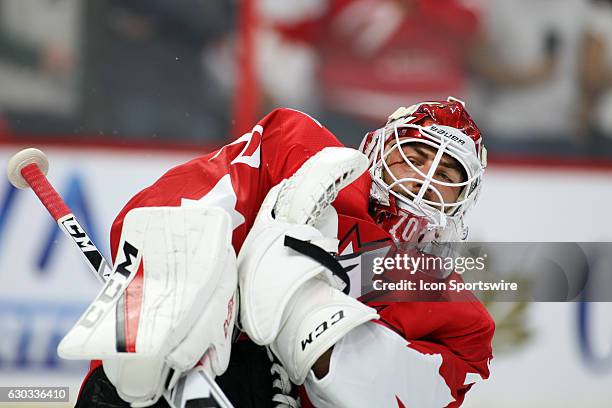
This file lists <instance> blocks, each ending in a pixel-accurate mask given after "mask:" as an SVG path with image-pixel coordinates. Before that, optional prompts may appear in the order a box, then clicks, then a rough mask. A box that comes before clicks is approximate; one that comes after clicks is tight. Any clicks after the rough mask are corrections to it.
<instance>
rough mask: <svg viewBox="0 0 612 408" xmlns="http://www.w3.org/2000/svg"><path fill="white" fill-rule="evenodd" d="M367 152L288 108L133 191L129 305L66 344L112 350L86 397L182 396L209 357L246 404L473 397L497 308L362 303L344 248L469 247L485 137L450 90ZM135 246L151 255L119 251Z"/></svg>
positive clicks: (139, 399)
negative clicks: (185, 380) (181, 385)
mask: <svg viewBox="0 0 612 408" xmlns="http://www.w3.org/2000/svg"><path fill="white" fill-rule="evenodd" d="M360 150H361V153H359V152H357V151H355V150H352V149H347V148H343V147H342V146H341V144H340V143H339V142H338V140H337V139H336V138H335V137H334V136H333V135H332V134H331V133H330V132H329V131H328V130H327V129H325V128H324V127H323V126H322V125H321V124H320V123H318V122H317V121H316V120H314V119H313V118H311V117H310V116H308V115H306V114H304V113H301V112H298V111H295V110H291V109H277V110H275V111H273V112H271V113H270V114H268V115H267V116H266V117H265V118H263V119H262V120H261V121H260V122H259V123H258V124H257V125H256V126H255V127H254V128H253V130H252V131H251V132H250V133H247V134H245V135H243V136H242V137H240V138H239V139H237V140H236V141H234V142H232V143H230V144H228V145H226V146H223V147H222V148H221V149H219V150H217V151H215V152H212V153H210V154H207V155H205V156H202V157H199V158H196V159H194V160H192V161H190V162H188V163H185V164H183V165H180V166H178V167H175V168H174V169H171V170H170V171H168V172H167V173H166V174H165V175H164V176H162V177H161V178H160V179H159V180H158V181H157V182H155V183H154V184H153V185H152V186H150V187H148V188H146V189H145V190H143V191H141V192H140V193H139V194H137V195H136V196H135V197H134V198H132V200H130V202H129V203H128V204H127V205H126V206H125V208H124V209H123V210H122V211H121V213H120V214H119V215H118V217H117V219H116V220H115V222H114V224H113V227H112V230H111V248H112V251H113V260H114V262H115V264H116V265H117V264H118V263H120V262H123V263H125V262H128V264H133V265H134V266H133V271H132V276H133V277H132V278H131V280H130V281H129V284H128V282H126V283H125V284H126V285H127V287H126V288H125V290H123V292H121V293H122V295H121V298H120V299H123V300H122V301H121V300H120V301H117V302H116V313H115V314H109V315H108V316H110V317H107V318H104V319H101V321H100V322H97V323H96V324H95V325H94V326H95V327H94V328H93V329H92V330H96V332H95V335H93V334H91V333H89V334H90V335H89V338H90V339H91V340H88V341H83V337H82V336H79V335H78V333H75V332H74V330H76V329H77V328H78V324H77V326H76V327H75V329H73V331H71V332H70V333H69V335H68V336H67V338H65V339H64V340H63V341H62V344H61V345H60V353H64V354H65V355H66V356H69V357H72V358H75V357H79V356H80V357H91V358H99V359H102V360H103V362H101V361H94V362H92V365H91V370H90V373H89V374H88V376H87V377H86V379H85V380H84V382H83V385H82V387H81V392H80V395H79V399H78V402H77V407H124V406H129V405H130V404H132V406H148V405H154V406H159V407H162V406H167V405H166V402H165V401H164V400H163V399H160V396H161V395H162V392H163V390H165V389H167V388H169V387H172V386H173V385H174V384H175V383H176V379H177V378H178V376H180V375H181V373H184V372H186V371H187V370H189V369H190V368H191V367H193V365H195V364H198V362H200V363H201V362H202V361H204V364H205V365H206V366H207V367H209V368H208V369H209V371H210V373H211V374H213V375H216V376H217V378H216V380H217V383H218V384H219V385H220V386H221V388H222V389H223V391H224V392H225V394H226V395H227V397H228V398H229V399H230V401H231V402H232V403H233V404H234V405H235V406H236V407H271V406H282V407H297V406H299V404H300V403H301V406H303V407H309V406H315V407H404V406H405V407H415V408H416V407H458V406H460V405H461V404H462V402H463V399H464V397H465V394H466V392H467V391H468V390H469V389H470V388H471V387H472V385H473V384H474V383H476V382H478V381H480V380H482V379H486V378H488V376H489V369H488V363H489V361H490V359H491V358H492V350H491V340H492V336H493V331H494V323H493V321H492V319H491V317H490V316H489V314H488V313H487V311H486V309H485V308H484V307H483V306H482V304H480V303H479V302H478V301H477V300H476V299H475V298H474V300H473V301H472V302H461V303H447V302H435V303H424V302H406V303H392V302H366V303H363V302H360V301H358V300H357V299H355V298H353V297H352V296H349V293H351V292H350V289H349V288H350V287H351V286H350V283H351V282H350V280H351V279H353V278H354V277H355V276H357V275H358V274H359V271H357V270H352V271H351V272H350V276H349V275H348V274H347V273H346V271H345V270H344V269H343V268H342V267H340V266H339V264H338V263H337V261H336V260H335V259H334V258H333V257H332V256H331V255H330V254H333V255H337V254H342V255H343V256H344V255H348V254H350V253H355V254H358V253H365V252H367V251H368V249H369V248H370V247H372V245H369V243H380V242H389V243H391V244H393V245H403V244H406V243H426V242H450V241H457V240H462V239H465V238H466V234H467V228H466V227H465V225H464V222H463V217H464V215H465V213H466V211H468V210H469V209H470V208H471V207H472V206H473V204H474V203H475V201H476V198H477V196H478V193H479V191H480V187H481V178H482V174H483V171H484V168H485V166H486V150H485V148H484V146H483V145H482V138H481V134H480V131H479V130H478V128H477V126H476V125H475V124H474V122H473V121H472V119H471V118H470V116H469V115H468V113H467V111H466V110H465V107H464V105H463V103H462V102H460V101H457V100H455V99H453V98H449V100H448V101H442V102H426V103H421V104H418V105H414V106H411V107H408V108H400V109H398V110H397V111H396V112H395V113H393V114H392V115H391V116H390V117H389V120H388V122H387V124H386V125H385V126H384V127H382V128H380V129H377V130H375V131H373V132H370V133H368V134H367V135H366V136H365V138H364V140H363V142H362V144H361V146H360ZM366 170H367V171H366ZM340 190H341V191H340ZM355 233H357V234H358V235H357V238H356V239H352V238H351V234H355ZM130 240H131V241H130ZM126 241H130V242H132V241H134V242H138V243H139V245H140V247H141V248H143V249H142V250H141V253H140V255H139V256H140V257H141V258H137V257H133V259H132V258H130V257H129V256H128V255H129V254H127V253H125V251H120V252H119V253H118V249H119V248H125V242H126ZM235 253H237V254H238V257H237V259H236V257H235ZM128 258H129V259H128ZM140 259H143V260H144V261H143V262H142V263H140ZM236 281H237V282H238V285H236ZM237 286H238V287H239V294H240V296H239V297H238V296H237V291H238V289H237ZM353 287H355V285H353ZM238 298H239V302H238ZM238 303H239V307H238ZM238 309H239V310H240V315H239V318H238V320H236V322H237V323H239V324H238V325H237V327H240V328H241V330H242V331H243V333H242V334H240V332H239V331H238V329H237V328H236V329H234V327H233V326H234V320H235V319H236V313H237V311H238ZM111 315H112V316H111ZM233 329H234V330H235V334H236V336H234V337H237V339H236V340H235V341H233V342H232V330H233ZM83 330H84V329H83ZM88 330H89V329H88ZM120 336H123V337H121V338H120V339H119V337H120ZM119 340H121V341H119ZM119 348H121V350H122V351H123V352H124V353H123V354H121V355H122V356H127V355H128V354H129V353H130V352H135V354H139V352H140V354H141V356H142V358H141V359H140V360H138V359H133V358H132V359H130V358H129V357H125V358H123V357H121V358H117V355H118V354H117V353H116V352H117V351H119ZM230 351H231V353H230ZM202 356H204V359H201V357H202ZM296 385H297V386H300V387H295V386H296Z"/></svg>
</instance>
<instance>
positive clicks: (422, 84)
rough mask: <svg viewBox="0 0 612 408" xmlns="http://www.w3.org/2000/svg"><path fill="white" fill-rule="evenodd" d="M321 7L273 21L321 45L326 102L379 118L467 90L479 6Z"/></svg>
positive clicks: (414, 2)
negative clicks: (305, 14) (298, 16)
mask: <svg viewBox="0 0 612 408" xmlns="http://www.w3.org/2000/svg"><path fill="white" fill-rule="evenodd" d="M324 9H325V11H324V12H322V13H321V14H319V15H317V16H313V17H311V18H306V19H303V20H301V21H300V20H297V21H296V20H295V19H292V21H291V22H290V23H286V24H284V23H282V22H277V23H276V26H275V27H276V29H277V30H278V32H280V33H281V34H282V35H283V36H284V38H285V39H287V40H290V41H298V42H306V43H308V44H310V45H312V46H313V47H314V48H315V49H316V51H317V54H318V56H319V58H320V61H319V64H320V65H319V70H318V72H319V73H318V75H319V81H320V90H321V92H322V94H323V104H324V106H325V108H326V109H329V110H332V111H334V112H338V113H341V114H348V115H352V116H358V117H360V118H363V119H369V120H378V121H380V120H381V119H382V118H384V117H386V115H388V113H389V112H391V111H393V109H395V107H397V106H398V105H401V104H413V103H416V102H417V101H423V100H440V99H444V98H445V97H446V95H449V94H450V95H455V96H458V97H462V96H464V95H465V89H466V79H467V69H466V62H467V60H468V58H469V56H470V53H471V49H472V48H473V46H474V44H475V43H476V41H477V40H478V37H479V35H480V34H479V31H480V27H479V16H478V10H477V9H475V8H473V7H468V6H467V5H466V4H465V3H464V2H462V1H459V0H383V1H378V0H332V1H330V2H329V3H328V5H327V6H326V7H324Z"/></svg>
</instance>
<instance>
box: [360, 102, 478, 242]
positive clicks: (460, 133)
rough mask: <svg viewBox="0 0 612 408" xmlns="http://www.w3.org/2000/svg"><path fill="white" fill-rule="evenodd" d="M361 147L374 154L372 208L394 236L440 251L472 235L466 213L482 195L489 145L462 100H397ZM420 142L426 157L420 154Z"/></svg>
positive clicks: (372, 165) (370, 156)
mask: <svg viewBox="0 0 612 408" xmlns="http://www.w3.org/2000/svg"><path fill="white" fill-rule="evenodd" d="M360 150H361V151H362V152H363V153H364V154H365V155H366V156H368V158H369V161H370V167H369V171H370V175H371V177H372V189H371V192H370V194H371V200H372V206H373V207H372V212H373V214H372V215H373V216H374V218H375V221H376V222H377V223H378V224H379V225H380V226H382V227H383V228H384V229H385V230H387V231H388V232H389V233H390V234H391V235H392V236H393V239H394V240H395V242H396V244H416V245H417V246H418V248H419V249H421V250H423V251H424V252H429V253H437V254H439V251H435V250H433V248H431V247H432V246H435V245H437V244H440V243H444V242H452V241H461V240H464V239H465V238H467V227H466V226H465V224H464V221H463V217H464V215H465V213H466V212H467V211H468V210H469V209H470V208H471V207H472V206H473V205H474V202H475V201H476V198H477V197H478V194H479V191H480V187H481V179H482V174H483V171H484V168H485V167H486V149H485V148H484V146H483V145H482V138H481V134H480V130H479V129H478V127H477V126H476V124H475V123H474V121H473V120H472V119H471V118H470V116H469V115H468V113H467V111H466V110H465V106H464V104H463V102H461V101H459V100H457V99H454V98H448V100H447V101H446V102H424V103H420V104H417V105H413V106H410V107H408V108H404V107H402V108H399V109H397V110H396V111H395V112H394V113H393V114H392V115H391V116H389V120H388V121H387V124H386V125H385V126H384V127H383V128H380V129H377V130H375V131H373V132H369V133H368V134H366V136H365V138H364V140H363V141H362V143H361V146H360ZM415 150H416V151H418V152H421V153H419V154H422V155H426V157H425V158H424V159H426V160H421V159H418V158H417V159H415V158H414V155H412V154H411V152H413V151H415ZM411 156H413V157H411ZM425 161H427V163H428V164H429V167H427V165H424V163H423V162H425ZM449 168H450V169H451V171H453V172H454V174H453V176H452V177H450V176H448V175H447V173H448V169H449ZM398 169H401V171H399V170H398ZM442 170H444V171H442ZM449 191H452V192H453V194H449ZM449 195H450V196H453V198H452V199H450V200H449V198H448V197H449ZM455 197H456V198H455ZM427 247H430V248H429V249H428V248H427Z"/></svg>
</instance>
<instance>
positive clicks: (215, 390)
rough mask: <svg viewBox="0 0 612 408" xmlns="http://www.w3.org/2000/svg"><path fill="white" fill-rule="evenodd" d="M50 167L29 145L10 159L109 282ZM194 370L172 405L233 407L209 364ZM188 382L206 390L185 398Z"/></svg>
mask: <svg viewBox="0 0 612 408" xmlns="http://www.w3.org/2000/svg"><path fill="white" fill-rule="evenodd" d="M48 169H49V160H48V159H47V157H46V155H45V154H44V153H43V152H42V151H40V150H38V149H34V148H28V149H24V150H22V151H20V152H18V153H16V154H15V155H14V156H13V157H11V159H10V160H9V162H8V168H7V175H8V179H9V181H10V182H11V184H12V185H13V186H15V187H17V188H19V189H28V188H31V189H32V190H33V191H34V193H35V194H36V195H37V196H38V198H39V200H40V201H41V203H42V204H43V205H44V206H45V208H46V209H47V211H49V213H50V214H51V216H52V217H53V219H54V220H55V221H56V222H57V225H58V226H59V228H60V229H61V230H62V231H63V232H64V233H65V234H66V235H67V236H68V237H70V238H71V240H72V241H73V242H74V243H75V244H76V245H77V247H78V248H79V251H80V252H81V254H82V255H83V257H84V258H85V260H86V263H87V265H88V266H89V268H90V269H91V271H92V272H93V273H94V275H95V276H96V278H98V280H100V282H102V283H106V282H107V281H108V280H109V279H110V278H111V276H112V273H113V270H112V269H111V267H110V264H109V263H108V262H107V261H106V260H105V259H104V256H103V255H102V253H101V252H100V251H99V250H98V248H97V247H96V246H95V245H94V243H93V242H92V240H91V239H90V238H89V236H88V235H87V233H86V232H85V230H84V229H83V227H81V225H80V223H79V222H78V220H77V219H76V217H75V216H74V214H73V213H72V211H71V210H70V208H68V205H66V203H65V202H64V200H63V199H62V197H61V196H60V195H59V193H58V192H57V191H56V190H55V189H54V188H53V186H52V185H51V183H50V182H49V180H48V179H47V177H46V173H47V171H48ZM193 370H194V371H197V372H196V373H195V374H196V375H193V376H189V377H188V376H183V377H181V379H179V381H178V382H177V384H176V386H175V387H174V388H173V389H172V390H170V391H166V393H165V394H164V398H165V399H166V401H167V402H168V404H169V405H170V406H171V407H173V408H184V407H185V406H186V405H187V402H190V401H193V400H198V402H199V403H200V404H206V405H198V406H202V407H211V408H214V407H217V408H233V405H232V404H231V402H230V401H229V400H228V399H227V397H226V396H225V394H224V393H223V391H222V390H221V388H219V386H218V385H217V383H216V382H215V381H214V380H213V379H212V378H211V377H210V375H209V374H208V372H207V370H206V369H205V367H203V366H198V367H195V368H194V369H193ZM187 383H190V385H191V387H190V388H194V386H195V387H197V386H200V387H201V388H202V392H201V393H199V395H198V396H197V397H195V398H194V397H193V396H190V398H189V400H186V399H183V390H184V389H185V386H186V384H187Z"/></svg>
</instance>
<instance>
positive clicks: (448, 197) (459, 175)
mask: <svg viewBox="0 0 612 408" xmlns="http://www.w3.org/2000/svg"><path fill="white" fill-rule="evenodd" d="M401 149H402V152H403V153H404V154H403V156H405V157H406V158H407V159H408V160H410V162H411V163H412V164H413V165H414V167H412V166H410V165H409V164H408V163H406V161H405V160H404V157H402V154H401V153H400V151H399V149H397V148H395V149H392V151H391V152H390V153H389V155H388V156H387V157H386V162H387V166H388V168H389V170H390V171H391V173H393V175H395V177H396V179H398V180H410V181H404V182H401V183H395V184H394V181H395V180H394V179H393V177H392V176H391V174H390V173H389V172H386V171H385V172H383V180H384V181H385V183H387V184H388V185H393V187H392V191H395V192H396V193H399V194H402V195H406V192H410V193H412V194H414V195H415V196H416V195H418V194H419V191H420V190H421V187H422V186H423V182H424V178H423V177H422V175H421V174H419V172H417V171H416V170H420V173H422V174H429V173H430V171H432V174H431V177H432V178H433V180H436V181H439V182H441V183H444V184H437V187H436V190H437V191H438V192H439V194H440V196H441V200H440V197H438V195H437V194H436V193H435V190H433V189H426V190H425V191H424V194H423V198H424V199H425V200H428V201H430V202H432V203H436V204H437V205H434V206H436V207H438V208H439V207H440V205H441V204H442V203H453V202H456V201H457V199H458V198H459V195H460V194H461V190H462V187H461V183H462V182H464V181H465V180H466V172H465V168H464V167H463V166H462V165H461V164H460V163H459V161H457V160H456V159H455V158H453V157H451V156H450V155H448V154H444V155H443V156H442V158H441V159H440V161H439V163H438V164H437V165H436V166H435V168H434V169H432V164H434V159H435V157H436V149H435V148H433V147H432V146H428V145H426V144H424V143H406V144H403V145H402V146H401ZM415 168H416V169H415Z"/></svg>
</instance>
